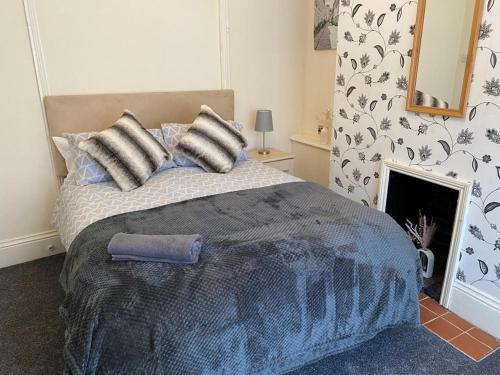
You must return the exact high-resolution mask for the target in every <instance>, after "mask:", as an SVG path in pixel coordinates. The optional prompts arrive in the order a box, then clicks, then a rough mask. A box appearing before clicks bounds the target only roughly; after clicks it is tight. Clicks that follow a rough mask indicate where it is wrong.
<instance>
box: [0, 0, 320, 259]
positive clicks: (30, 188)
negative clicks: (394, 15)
mask: <svg viewBox="0 0 500 375" xmlns="http://www.w3.org/2000/svg"><path fill="white" fill-rule="evenodd" d="M225 1H226V2H227V3H228V4H229V11H228V15H229V26H230V36H229V42H230V46H229V47H230V54H229V57H230V67H229V71H230V78H231V84H230V87H231V88H233V89H234V90H235V92H236V119H238V120H240V121H243V122H244V123H246V125H247V128H246V129H245V133H246V135H247V136H248V137H249V138H250V144H251V145H256V144H257V142H258V140H259V137H258V135H257V134H256V133H255V132H254V131H253V122H254V116H255V114H254V113H255V109H257V108H270V109H272V110H273V112H274V117H275V128H276V130H275V132H274V133H273V134H272V135H271V137H272V138H271V141H272V145H273V146H275V147H278V148H281V149H284V150H288V149H289V148H290V143H289V136H290V135H291V134H292V133H293V131H294V130H293V129H296V128H297V126H298V125H299V124H300V122H301V118H302V92H303V86H304V79H303V76H304V53H303V50H304V43H305V41H304V38H305V37H306V35H309V34H308V33H306V32H305V23H304V11H305V9H306V8H305V7H306V3H305V2H303V1H302V0H267V1H266V0H258V1H257V0H225ZM220 2H222V3H223V2H224V0H191V1H183V0H148V1H147V2H143V1H137V0H107V1H105V2H104V1H99V0H73V1H67V0H44V1H35V0H28V1H27V4H28V5H31V7H32V9H33V12H32V13H31V16H33V17H34V18H33V21H37V22H32V25H31V26H32V27H33V30H34V33H35V37H36V36H37V35H38V36H39V40H38V41H39V43H40V46H41V52H42V53H43V61H44V64H42V65H41V68H42V69H41V73H42V75H43V77H42V78H45V79H46V83H47V85H46V90H45V91H44V92H43V94H44V95H47V94H49V95H65V94H85V93H102V92H133V91H172V90H190V89H191V90H199V89H218V88H221V81H222V78H223V77H222V76H221V74H222V73H221V64H222V61H221V53H220V52H221V51H220V48H221V46H220V42H219V41H220V35H221V34H220V29H219V27H220V24H219V21H220V18H219V5H220ZM2 5H3V12H2V13H1V14H0V31H1V32H2V41H3V43H2V52H3V54H4V55H3V56H8V58H2V59H0V82H2V89H3V90H2V94H0V95H2V97H1V100H0V108H1V109H2V115H3V117H4V122H3V125H2V126H1V127H0V136H1V137H0V167H1V168H2V173H3V176H4V177H3V178H2V184H0V267H1V266H5V265H9V264H12V263H15V262H19V261H23V260H29V259H32V258H35V257H39V256H43V255H48V254H49V253H48V252H47V251H46V247H47V246H48V245H50V244H55V245H57V244H58V241H57V239H56V238H55V237H54V234H53V232H52V231H51V226H50V222H49V221H50V216H51V211H52V206H53V203H54V199H55V196H56V190H57V188H56V181H55V177H54V175H53V172H52V167H51V161H50V157H49V147H48V146H49V145H48V141H47V137H46V131H45V125H44V119H43V111H42V108H41V105H40V99H39V96H38V91H37V81H36V76H35V72H34V65H33V63H32V54H31V50H30V40H29V33H28V28H27V23H26V17H25V13H24V9H23V2H22V1H20V0H6V1H5V2H4V3H2ZM28 14H30V13H28ZM311 32H312V31H311ZM35 39H36V38H35ZM40 233H41V234H40ZM18 237H21V238H18Z"/></svg>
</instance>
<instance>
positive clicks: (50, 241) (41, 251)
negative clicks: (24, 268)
mask: <svg viewBox="0 0 500 375" xmlns="http://www.w3.org/2000/svg"><path fill="white" fill-rule="evenodd" d="M64 251H65V250H64V247H63V246H62V244H61V241H60V240H59V236H58V235H57V232H56V231H54V230H51V231H47V232H43V233H37V234H32V235H29V236H23V237H17V238H13V239H10V240H5V241H0V268H3V267H9V266H12V265H14V264H19V263H24V262H29V261H31V260H35V259H39V258H44V257H48V256H51V255H55V254H59V253H62V252H64Z"/></svg>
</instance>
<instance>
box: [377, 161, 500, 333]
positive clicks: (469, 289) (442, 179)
mask: <svg viewBox="0 0 500 375" xmlns="http://www.w3.org/2000/svg"><path fill="white" fill-rule="evenodd" d="M391 171H394V172H398V173H402V174H406V175H408V176H411V177H415V178H419V179H421V180H424V181H428V182H431V183H435V184H439V185H442V186H445V187H447V188H450V189H455V190H457V191H458V203H457V210H456V214H455V220H454V224H453V234H452V237H451V244H450V251H449V255H448V263H447V265H446V273H445V278H444V280H443V289H442V292H441V300H440V303H441V305H443V306H444V307H446V308H448V309H449V310H451V311H453V312H454V313H456V314H457V315H459V316H461V317H462V318H464V319H465V320H468V321H469V322H471V323H472V324H474V325H475V326H477V327H479V328H481V329H482V330H484V331H486V332H488V333H490V334H492V335H493V336H496V337H500V324H498V322H499V321H500V302H499V301H498V300H496V299H494V298H491V297H490V296H488V295H487V294H485V293H484V292H482V291H481V290H479V289H477V288H475V287H473V286H472V285H469V284H465V283H463V282H460V281H459V280H457V279H456V278H455V275H456V272H457V268H458V263H459V254H460V248H461V244H462V239H463V235H464V232H465V228H466V225H467V222H466V220H467V210H468V207H469V201H470V198H471V192H472V183H471V182H470V181H460V180H458V179H454V178H451V177H448V176H444V175H440V174H437V173H434V172H430V171H425V170H423V169H421V168H418V167H412V166H408V165H403V164H402V163H400V162H398V161H396V160H384V161H383V163H382V170H381V173H380V186H379V201H378V206H377V208H378V209H379V210H381V211H384V212H385V208H386V203H387V192H388V188H389V174H390V172H391Z"/></svg>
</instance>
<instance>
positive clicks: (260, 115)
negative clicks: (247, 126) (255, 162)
mask: <svg viewBox="0 0 500 375" xmlns="http://www.w3.org/2000/svg"><path fill="white" fill-rule="evenodd" d="M255 131H256V132H261V133H262V149H260V150H259V154H260V155H268V154H270V153H271V151H270V150H269V149H266V133H267V132H272V131H273V112H272V111H270V110H267V109H266V110H264V109H261V110H258V111H257V117H256V119H255Z"/></svg>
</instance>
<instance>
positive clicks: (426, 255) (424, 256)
mask: <svg viewBox="0 0 500 375" xmlns="http://www.w3.org/2000/svg"><path fill="white" fill-rule="evenodd" d="M418 253H419V255H420V261H421V262H422V276H423V277H425V278H426V279H430V278H431V277H432V275H433V274H434V253H433V252H432V251H430V250H429V249H418Z"/></svg>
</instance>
